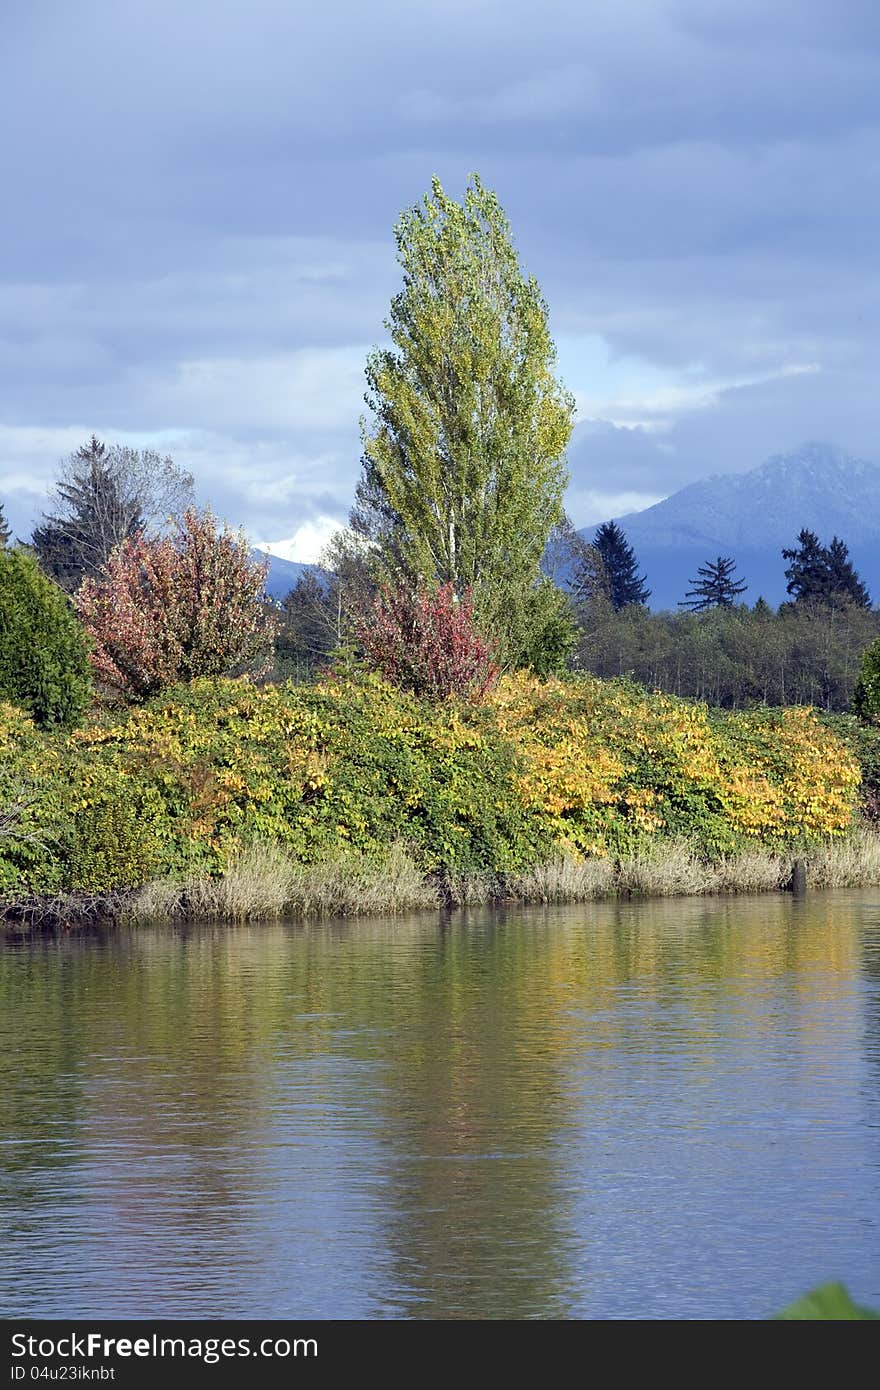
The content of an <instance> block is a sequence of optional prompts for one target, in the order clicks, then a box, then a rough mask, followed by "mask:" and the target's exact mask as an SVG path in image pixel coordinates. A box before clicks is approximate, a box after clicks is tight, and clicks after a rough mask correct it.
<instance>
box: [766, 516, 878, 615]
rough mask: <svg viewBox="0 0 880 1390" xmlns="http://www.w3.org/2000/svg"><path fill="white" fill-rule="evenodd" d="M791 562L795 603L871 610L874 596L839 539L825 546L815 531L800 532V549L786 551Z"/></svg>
mask: <svg viewBox="0 0 880 1390" xmlns="http://www.w3.org/2000/svg"><path fill="white" fill-rule="evenodd" d="M782 556H783V559H785V560H788V561H789V562H790V563H789V567H788V569H786V571H785V578H786V580H787V585H786V587H787V589H788V592H789V594H791V596H792V598H793V599H794V601H795V603H809V602H812V603H830V604H840V603H853V604H855V605H856V607H858V608H870V606H871V597H870V595H869V593H868V590H867V589H866V587H865V585H864V584H863V583H862V581H861V580H860V579H859V576H858V574H857V573H856V571H855V568H854V567H853V563H852V561H851V560H850V558H849V547H848V546H847V545H846V543H845V542H844V541H842V540H841V539H840V537H839V536H834V537H833V538H832V541H831V544H830V545H829V546H824V545H822V543H821V542H820V540H819V537H818V536H817V535H816V533H815V531H808V530H807V529H806V528H804V529H803V530H802V531H800V532H799V533H798V543H797V546H796V547H794V548H792V549H790V550H783V552H782Z"/></svg>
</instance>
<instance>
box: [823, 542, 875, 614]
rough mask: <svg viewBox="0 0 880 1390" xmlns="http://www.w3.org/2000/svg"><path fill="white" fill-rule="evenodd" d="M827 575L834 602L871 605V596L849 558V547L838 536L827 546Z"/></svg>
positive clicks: (861, 606) (868, 606) (859, 605)
mask: <svg viewBox="0 0 880 1390" xmlns="http://www.w3.org/2000/svg"><path fill="white" fill-rule="evenodd" d="M828 577H829V587H830V589H831V595H832V598H833V600H834V601H836V602H840V601H843V602H848V603H854V604H856V605H857V607H859V608H870V607H871V596H870V594H869V593H868V590H867V588H866V587H865V585H864V584H863V583H862V581H861V579H859V576H858V575H857V574H856V571H855V569H854V567H853V563H852V560H851V559H850V558H849V547H848V546H847V545H846V544H845V543H844V542H843V541H842V540H840V538H839V537H838V536H834V537H833V538H832V541H831V544H830V545H829V547H828Z"/></svg>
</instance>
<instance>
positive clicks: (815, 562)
mask: <svg viewBox="0 0 880 1390" xmlns="http://www.w3.org/2000/svg"><path fill="white" fill-rule="evenodd" d="M782 558H783V560H788V561H789V562H790V563H789V566H788V569H787V570H786V571H785V578H786V581H787V583H786V589H787V590H788V592H789V593H790V594H791V596H792V598H793V599H794V601H795V603H799V602H801V603H802V602H804V601H806V600H807V599H813V600H817V601H819V602H823V601H824V600H826V599H827V598H828V595H829V573H828V552H827V550H826V549H825V547H824V545H822V543H821V541H820V540H819V537H818V536H817V535H816V533H815V531H808V530H807V528H806V527H804V528H803V529H802V530H801V531H799V532H798V538H797V546H795V547H793V548H792V549H790V550H785V549H784V550H783V552H782Z"/></svg>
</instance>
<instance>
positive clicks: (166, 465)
mask: <svg viewBox="0 0 880 1390" xmlns="http://www.w3.org/2000/svg"><path fill="white" fill-rule="evenodd" d="M191 492H192V478H191V477H190V475H189V474H188V473H185V472H183V471H182V470H181V469H179V468H177V467H175V465H174V463H173V462H172V461H171V459H170V458H162V457H161V456H160V455H159V454H157V453H155V452H154V451H153V450H150V449H144V450H138V449H130V448H127V447H126V446H124V445H109V446H108V445H106V444H103V443H102V442H101V441H100V440H99V439H97V438H96V437H95V436H94V435H92V437H91V439H90V440H89V442H88V444H85V445H83V446H82V448H80V449H77V450H76V452H75V453H73V454H71V455H70V457H69V458H68V459H66V460H65V461H64V463H62V465H61V468H60V472H59V475H58V478H57V481H56V483H55V486H54V490H53V496H52V504H53V508H54V510H53V511H52V513H51V514H50V515H48V516H45V517H44V518H43V522H42V524H41V525H40V526H37V527H36V529H35V530H34V534H33V541H32V544H33V548H34V551H35V552H36V555H37V558H38V559H39V561H40V564H41V565H42V567H43V569H44V570H45V572H46V573H47V574H48V575H49V576H50V577H51V578H53V579H54V580H55V581H56V583H58V584H60V585H61V587H62V588H63V589H66V590H67V592H68V593H73V592H74V591H75V590H76V589H78V588H79V585H80V583H81V582H82V580H83V579H84V578H91V577H94V576H95V575H97V574H99V573H100V572H101V570H102V569H103V567H104V565H105V564H106V563H107V560H108V559H109V558H110V555H111V553H112V551H113V550H114V549H115V548H116V547H117V546H118V545H121V544H122V542H123V541H125V540H128V539H129V538H130V537H131V536H133V535H134V534H135V532H136V531H140V530H142V529H145V527H146V526H147V523H148V522H152V523H154V524H156V525H159V526H162V525H164V523H165V522H166V521H168V520H169V518H170V516H171V514H173V513H179V512H180V511H181V509H182V508H184V507H185V506H186V504H187V502H188V501H189V499H190V496H191Z"/></svg>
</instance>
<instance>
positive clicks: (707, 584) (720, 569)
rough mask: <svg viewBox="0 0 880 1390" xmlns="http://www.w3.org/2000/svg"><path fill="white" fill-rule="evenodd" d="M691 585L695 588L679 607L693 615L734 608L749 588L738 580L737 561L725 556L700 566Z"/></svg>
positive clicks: (690, 590) (688, 593) (689, 591)
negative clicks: (709, 609)
mask: <svg viewBox="0 0 880 1390" xmlns="http://www.w3.org/2000/svg"><path fill="white" fill-rule="evenodd" d="M691 583H692V584H693V586H694V587H693V588H692V589H689V590H688V592H687V593H686V594H685V596H684V598H683V599H682V600H681V602H680V603H679V605H678V606H679V608H687V609H689V610H690V612H691V613H701V612H702V611H703V610H704V609H706V608H733V606H734V604H735V602H736V600H737V598H738V597H739V595H740V594H744V593H745V591H746V589H747V588H748V587H749V586H748V584H747V583H746V582H745V580H744V579H743V580H737V578H736V561H735V560H734V559H733V558H732V557H730V556H724V555H719V556H718V559H717V560H708V561H707V562H706V564H705V565H698V566H697V578H696V579H692V580H691Z"/></svg>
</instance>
